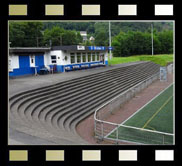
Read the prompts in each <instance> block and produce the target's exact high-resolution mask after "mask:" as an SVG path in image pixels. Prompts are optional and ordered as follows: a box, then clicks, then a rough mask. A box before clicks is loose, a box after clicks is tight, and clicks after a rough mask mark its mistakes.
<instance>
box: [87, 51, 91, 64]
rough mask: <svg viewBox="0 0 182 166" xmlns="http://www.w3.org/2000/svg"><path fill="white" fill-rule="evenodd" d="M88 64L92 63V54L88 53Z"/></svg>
mask: <svg viewBox="0 0 182 166" xmlns="http://www.w3.org/2000/svg"><path fill="white" fill-rule="evenodd" d="M88 62H91V54H90V53H88Z"/></svg>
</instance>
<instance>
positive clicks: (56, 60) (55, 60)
mask: <svg viewBox="0 0 182 166" xmlns="http://www.w3.org/2000/svg"><path fill="white" fill-rule="evenodd" d="M52 56H55V57H56V59H52ZM52 61H56V62H55V63H52ZM51 64H52V65H55V64H57V56H56V55H51Z"/></svg>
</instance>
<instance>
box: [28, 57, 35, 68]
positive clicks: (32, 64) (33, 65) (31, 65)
mask: <svg viewBox="0 0 182 166" xmlns="http://www.w3.org/2000/svg"><path fill="white" fill-rule="evenodd" d="M29 57H30V67H35V55H29ZM32 60H33V63H32Z"/></svg>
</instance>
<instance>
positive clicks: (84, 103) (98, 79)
mask: <svg viewBox="0 0 182 166" xmlns="http://www.w3.org/2000/svg"><path fill="white" fill-rule="evenodd" d="M158 72H159V65H156V64H154V63H152V62H140V63H134V64H133V65H128V66H127V65H125V66H124V67H119V68H115V69H112V70H108V71H102V72H100V73H94V74H91V75H88V76H84V77H79V78H75V79H72V80H68V81H64V82H60V83H56V84H54V85H52V86H51V85H50V86H46V87H40V88H36V89H32V90H28V91H24V92H21V93H19V94H15V95H14V96H11V97H10V100H9V104H10V119H11V121H12V125H13V124H16V125H15V128H16V129H18V127H17V126H19V130H23V131H24V132H27V133H28V132H30V133H31V134H32V135H37V136H39V137H41V138H43V136H45V137H46V138H47V140H50V138H51V137H52V138H54V139H53V140H54V142H56V143H58V142H59V143H58V144H61V142H64V141H61V139H62V140H68V142H70V143H71V142H72V143H73V144H77V143H78V144H83V143H86V142H85V141H84V140H83V139H82V138H80V137H79V136H78V134H77V133H76V129H75V128H76V126H77V124H78V123H79V122H80V121H82V120H83V119H84V118H86V117H88V116H89V115H91V114H92V113H93V112H94V111H95V109H96V108H98V107H99V106H100V105H101V104H103V103H105V102H107V101H108V100H110V99H112V98H113V97H115V96H116V95H118V94H120V93H121V92H123V91H125V90H127V89H129V88H130V87H132V86H134V85H136V84H137V83H139V82H141V81H144V80H145V79H147V78H149V77H150V76H152V75H154V74H156V73H158ZM10 125H11V123H10ZM20 126H21V127H20ZM23 126H24V127H23ZM12 127H13V126H12ZM33 131H35V132H33ZM41 133H42V134H41ZM63 144H64V143H63Z"/></svg>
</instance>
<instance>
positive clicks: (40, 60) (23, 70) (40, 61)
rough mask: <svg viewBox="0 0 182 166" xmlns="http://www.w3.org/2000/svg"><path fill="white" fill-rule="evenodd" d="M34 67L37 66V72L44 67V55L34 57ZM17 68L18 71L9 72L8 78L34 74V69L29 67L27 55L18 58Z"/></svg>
mask: <svg viewBox="0 0 182 166" xmlns="http://www.w3.org/2000/svg"><path fill="white" fill-rule="evenodd" d="M35 66H38V67H37V72H39V70H40V69H41V68H43V67H44V54H36V55H35ZM19 67H20V68H19V69H14V70H13V72H9V76H21V75H28V74H34V73H35V68H34V67H30V57H29V55H20V56H19Z"/></svg>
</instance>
